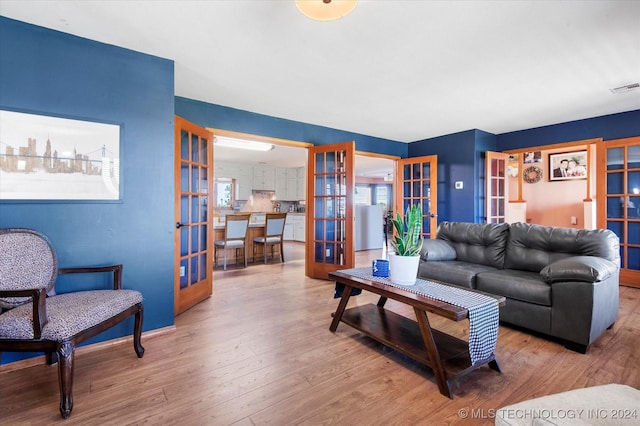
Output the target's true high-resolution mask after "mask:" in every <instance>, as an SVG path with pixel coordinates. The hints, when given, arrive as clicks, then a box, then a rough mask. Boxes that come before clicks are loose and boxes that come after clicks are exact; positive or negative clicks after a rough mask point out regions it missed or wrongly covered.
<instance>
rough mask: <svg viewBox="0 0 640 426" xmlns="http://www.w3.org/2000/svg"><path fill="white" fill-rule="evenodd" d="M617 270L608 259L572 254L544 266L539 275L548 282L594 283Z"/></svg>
mask: <svg viewBox="0 0 640 426" xmlns="http://www.w3.org/2000/svg"><path fill="white" fill-rule="evenodd" d="M617 271H618V266H617V265H616V264H615V263H613V262H611V261H610V260H607V259H603V258H601V257H595V256H572V257H567V258H565V259H561V260H558V261H556V262H553V263H552V264H550V265H547V266H545V267H544V268H543V269H542V271H540V275H541V276H542V277H543V278H544V280H545V281H546V282H548V283H555V282H558V281H580V282H587V283H594V282H597V281H604V280H606V279H607V278H608V277H610V276H611V275H613V274H615V273H616V272H617Z"/></svg>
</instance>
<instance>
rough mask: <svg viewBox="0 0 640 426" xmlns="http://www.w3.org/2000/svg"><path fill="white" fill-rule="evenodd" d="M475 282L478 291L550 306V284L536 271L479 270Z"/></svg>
mask: <svg viewBox="0 0 640 426" xmlns="http://www.w3.org/2000/svg"><path fill="white" fill-rule="evenodd" d="M476 284H477V287H476V288H477V289H478V290H480V291H485V292H487V293H491V294H497V295H500V296H505V297H508V298H510V299H516V300H521V301H523V302H528V303H535V304H537V305H544V306H551V285H550V284H548V283H547V282H545V281H544V280H543V279H542V276H541V275H540V274H537V273H533V272H527V271H517V270H513V269H503V270H499V271H490V272H481V273H479V274H478V277H477V278H476ZM507 303H508V302H507Z"/></svg>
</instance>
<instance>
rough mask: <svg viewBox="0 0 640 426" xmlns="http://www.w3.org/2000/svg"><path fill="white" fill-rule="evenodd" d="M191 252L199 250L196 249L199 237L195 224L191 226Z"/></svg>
mask: <svg viewBox="0 0 640 426" xmlns="http://www.w3.org/2000/svg"><path fill="white" fill-rule="evenodd" d="M190 228H191V253H197V252H198V251H200V250H199V249H198V243H199V242H200V239H199V238H198V227H197V226H191V227H190Z"/></svg>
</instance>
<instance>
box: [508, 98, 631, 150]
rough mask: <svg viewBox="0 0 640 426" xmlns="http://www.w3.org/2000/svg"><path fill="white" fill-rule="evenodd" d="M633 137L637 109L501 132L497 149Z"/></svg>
mask: <svg viewBox="0 0 640 426" xmlns="http://www.w3.org/2000/svg"><path fill="white" fill-rule="evenodd" d="M612 96H613V95H612ZM635 96H637V95H635ZM632 136H640V110H635V111H628V112H622V113H619V114H611V115H603V116H600V117H594V118H588V119H585V120H576V121H569V122H566V123H560V124H553V125H550V126H543V127H536V128H533V129H527V130H519V131H517V132H509V133H502V134H500V135H498V139H497V149H498V150H499V151H507V150H510V149H518V148H528V147H530V146H541V145H549V144H555V143H562V142H572V141H579V140H583V139H593V138H603V139H604V140H605V141H606V140H611V139H623V138H630V137H632Z"/></svg>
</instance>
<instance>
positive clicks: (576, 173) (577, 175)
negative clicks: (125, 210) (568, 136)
mask: <svg viewBox="0 0 640 426" xmlns="http://www.w3.org/2000/svg"><path fill="white" fill-rule="evenodd" d="M587 173H588V164H587V151H586V150H585V151H573V152H562V153H555V154H549V181H550V182H551V181H556V180H575V179H586V178H587Z"/></svg>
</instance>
